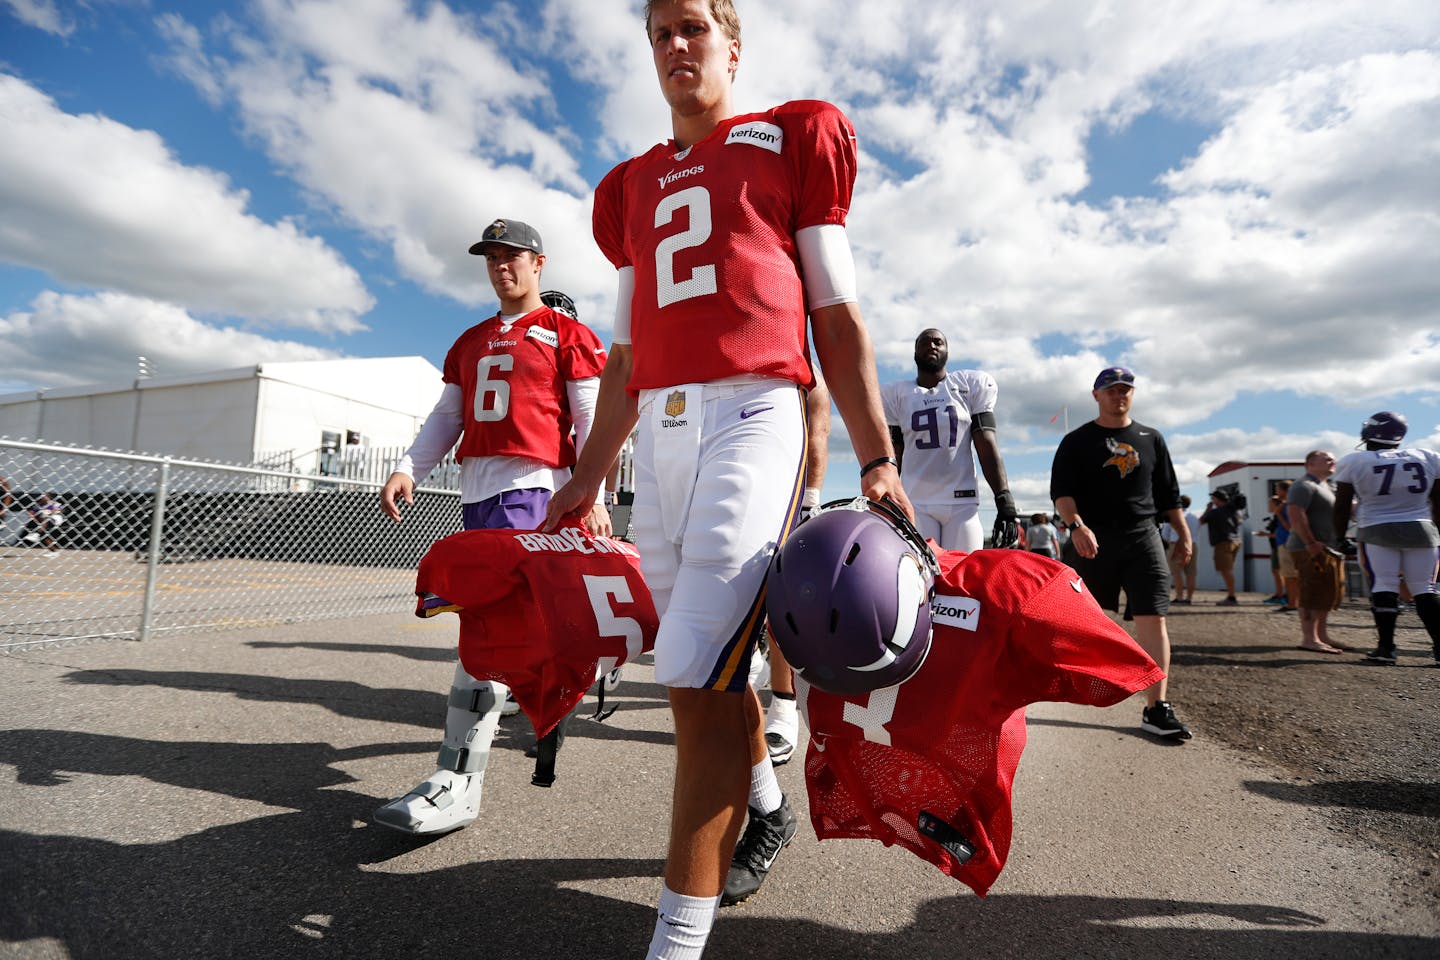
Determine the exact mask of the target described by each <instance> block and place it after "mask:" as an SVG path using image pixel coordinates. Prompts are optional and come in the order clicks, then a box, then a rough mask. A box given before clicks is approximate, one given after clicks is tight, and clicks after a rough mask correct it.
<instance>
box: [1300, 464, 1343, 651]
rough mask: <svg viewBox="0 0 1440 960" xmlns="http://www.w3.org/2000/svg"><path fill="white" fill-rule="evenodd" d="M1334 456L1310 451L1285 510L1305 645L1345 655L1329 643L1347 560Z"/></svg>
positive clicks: (1313, 649) (1301, 629)
mask: <svg viewBox="0 0 1440 960" xmlns="http://www.w3.org/2000/svg"><path fill="white" fill-rule="evenodd" d="M1334 472H1335V455H1334V454H1332V453H1331V452H1330V451H1329V450H1311V451H1310V452H1309V453H1307V454H1306V455H1305V475H1304V476H1303V477H1301V478H1300V479H1299V480H1296V481H1295V482H1294V483H1293V484H1291V485H1290V493H1289V494H1288V495H1287V497H1286V500H1285V513H1286V516H1287V517H1288V518H1289V520H1290V538H1289V539H1288V540H1287V541H1286V543H1285V546H1286V549H1288V550H1289V551H1290V553H1291V556H1292V558H1293V559H1294V560H1295V570H1296V574H1297V578H1298V580H1299V586H1300V649H1301V650H1312V651H1314V652H1316V653H1343V652H1344V650H1345V647H1344V646H1342V645H1340V644H1337V643H1332V642H1331V641H1330V632H1329V628H1328V621H1329V619H1330V611H1332V610H1335V609H1337V608H1338V607H1339V606H1340V599H1341V597H1342V596H1343V595H1344V593H1343V591H1344V586H1345V560H1344V557H1343V555H1342V554H1341V553H1340V552H1339V551H1338V550H1336V549H1335V548H1334V547H1333V546H1331V544H1333V543H1334V542H1335V537H1336V530H1335V488H1334V487H1333V486H1332V485H1331V483H1330V475H1331V474H1333V473H1334Z"/></svg>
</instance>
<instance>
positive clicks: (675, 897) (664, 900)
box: [645, 886, 720, 960]
mask: <svg viewBox="0 0 1440 960" xmlns="http://www.w3.org/2000/svg"><path fill="white" fill-rule="evenodd" d="M718 909H720V896H719V895H718V894H717V895H715V896H713V897H687V896H685V894H683V893H676V892H675V891H673V890H671V889H670V888H669V887H668V886H662V887H661V888H660V906H659V908H658V912H659V916H657V917H656V918H655V936H654V937H652V938H651V939H650V952H649V953H647V954H646V955H645V958H646V960H700V954H701V953H703V952H704V950H705V941H706V940H708V939H709V938H710V926H711V924H713V923H714V922H715V911H716V910H718Z"/></svg>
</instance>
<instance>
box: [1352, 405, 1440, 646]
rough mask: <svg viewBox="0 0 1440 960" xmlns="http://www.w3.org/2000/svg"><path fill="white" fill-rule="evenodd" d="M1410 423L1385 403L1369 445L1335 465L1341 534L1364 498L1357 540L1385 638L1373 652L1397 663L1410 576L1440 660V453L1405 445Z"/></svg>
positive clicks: (1366, 437) (1368, 425) (1367, 436)
mask: <svg viewBox="0 0 1440 960" xmlns="http://www.w3.org/2000/svg"><path fill="white" fill-rule="evenodd" d="M1405 430H1406V422H1405V418H1404V417H1403V416H1401V415H1400V414H1398V413H1391V412H1389V411H1384V410H1382V411H1381V412H1380V413H1376V414H1373V415H1372V416H1370V417H1369V418H1368V419H1367V420H1366V421H1365V423H1364V424H1363V425H1362V426H1361V428H1360V440H1361V446H1362V449H1360V450H1357V451H1356V452H1355V453H1350V454H1346V455H1345V456H1344V457H1342V458H1341V459H1340V462H1339V463H1338V464H1336V466H1335V535H1336V536H1337V537H1339V538H1341V539H1343V538H1344V536H1345V529H1346V527H1348V526H1349V524H1350V508H1351V504H1352V502H1353V501H1356V500H1358V501H1359V510H1358V511H1357V512H1356V515H1355V522H1356V527H1357V535H1356V539H1357V540H1358V541H1359V548H1360V560H1361V563H1362V564H1363V565H1364V567H1365V572H1366V573H1367V574H1368V575H1369V577H1370V610H1371V613H1372V615H1373V616H1374V617H1375V629H1376V631H1377V632H1378V633H1379V637H1380V642H1379V645H1378V646H1376V648H1375V649H1374V650H1372V651H1370V653H1368V654H1367V655H1366V656H1365V659H1366V660H1368V661H1370V662H1371V663H1379V664H1385V665H1393V664H1394V663H1395V622H1396V620H1398V619H1399V616H1400V580H1401V578H1402V577H1403V578H1404V580H1405V584H1406V585H1407V586H1408V587H1409V588H1410V593H1411V594H1412V595H1414V597H1415V612H1416V613H1418V614H1419V615H1420V620H1421V622H1422V623H1424V624H1425V631H1426V632H1427V633H1429V634H1430V642H1431V645H1432V648H1433V653H1434V655H1435V663H1436V665H1437V666H1440V594H1437V593H1436V592H1435V589H1436V588H1435V574H1436V548H1437V547H1440V528H1437V524H1440V453H1436V452H1435V451H1433V450H1424V449H1420V448H1417V447H1409V448H1404V449H1402V448H1401V447H1400V442H1401V441H1402V440H1403V439H1404V438H1405Z"/></svg>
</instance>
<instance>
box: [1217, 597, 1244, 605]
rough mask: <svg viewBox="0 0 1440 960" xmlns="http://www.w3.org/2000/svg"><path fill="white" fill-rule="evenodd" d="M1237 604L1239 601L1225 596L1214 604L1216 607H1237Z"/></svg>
mask: <svg viewBox="0 0 1440 960" xmlns="http://www.w3.org/2000/svg"><path fill="white" fill-rule="evenodd" d="M1239 605H1240V601H1239V600H1236V599H1235V598H1234V597H1226V598H1225V599H1224V600H1216V601H1215V606H1217V607H1238V606H1239Z"/></svg>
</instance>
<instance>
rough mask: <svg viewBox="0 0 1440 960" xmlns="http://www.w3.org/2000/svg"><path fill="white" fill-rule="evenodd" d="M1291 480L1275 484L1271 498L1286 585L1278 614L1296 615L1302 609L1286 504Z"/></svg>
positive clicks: (1276, 551) (1278, 549)
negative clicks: (1291, 548)
mask: <svg viewBox="0 0 1440 960" xmlns="http://www.w3.org/2000/svg"><path fill="white" fill-rule="evenodd" d="M1291 486H1293V484H1292V483H1291V481H1289V480H1281V481H1279V482H1278V483H1276V484H1275V493H1274V495H1273V496H1272V497H1271V498H1270V500H1271V502H1272V503H1274V504H1275V508H1276V509H1275V555H1276V557H1278V558H1279V561H1280V580H1281V582H1282V583H1283V584H1284V599H1283V602H1282V603H1281V605H1280V606H1279V607H1278V608H1276V611H1275V612H1276V613H1294V612H1295V611H1296V610H1299V609H1300V573H1299V571H1298V570H1296V569H1295V554H1294V553H1293V552H1292V551H1291V550H1290V511H1289V510H1287V509H1286V507H1285V502H1286V500H1287V499H1288V498H1289V496H1290V487H1291Z"/></svg>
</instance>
